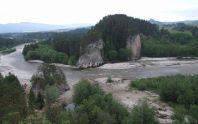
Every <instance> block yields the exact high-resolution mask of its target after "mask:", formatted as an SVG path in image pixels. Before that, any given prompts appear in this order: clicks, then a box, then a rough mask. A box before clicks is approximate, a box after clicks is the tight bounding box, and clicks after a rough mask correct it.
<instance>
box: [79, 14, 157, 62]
mask: <svg viewBox="0 0 198 124" xmlns="http://www.w3.org/2000/svg"><path fill="white" fill-rule="evenodd" d="M158 32H159V30H158V26H157V25H153V24H151V23H150V22H148V21H145V20H141V19H137V18H133V17H128V16H126V15H122V14H116V15H109V16H105V17H104V18H103V19H102V20H100V21H99V23H97V24H96V25H95V26H94V27H93V28H92V29H91V30H90V31H89V32H88V34H87V36H85V39H84V40H83V42H82V43H83V44H84V45H85V46H86V44H88V43H90V41H94V40H97V39H98V38H102V39H103V41H104V49H103V53H104V59H105V61H106V62H108V61H110V62H114V61H126V60H129V58H130V55H131V53H130V50H128V49H127V48H126V40H127V38H128V37H129V36H133V35H136V34H140V33H141V34H143V35H146V36H153V35H157V34H158ZM87 42H88V43H87Z"/></svg>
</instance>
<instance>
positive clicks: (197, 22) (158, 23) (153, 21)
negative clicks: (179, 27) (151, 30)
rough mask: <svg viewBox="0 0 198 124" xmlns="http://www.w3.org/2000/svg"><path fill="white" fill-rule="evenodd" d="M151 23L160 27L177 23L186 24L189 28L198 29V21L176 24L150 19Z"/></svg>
mask: <svg viewBox="0 0 198 124" xmlns="http://www.w3.org/2000/svg"><path fill="white" fill-rule="evenodd" d="M149 22H150V23H152V24H156V25H159V26H162V25H170V24H177V23H184V24H186V25H189V26H196V27H198V20H185V21H176V22H160V21H157V20H154V19H150V20H149Z"/></svg>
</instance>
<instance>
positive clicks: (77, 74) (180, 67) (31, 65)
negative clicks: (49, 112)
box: [0, 44, 198, 84]
mask: <svg viewBox="0 0 198 124" xmlns="http://www.w3.org/2000/svg"><path fill="white" fill-rule="evenodd" d="M23 47H24V44H23V45H19V46H16V51H15V52H13V53H10V54H7V55H1V56H0V72H1V73H2V74H4V75H6V74H8V72H11V73H13V74H15V75H16V76H17V77H18V78H19V80H29V79H31V76H32V75H33V74H34V73H36V71H37V68H38V66H39V65H40V63H35V62H27V61H25V59H24V58H23V55H22V50H23ZM126 64H128V65H127V66H126ZM110 65H111V66H110V67H108V64H106V65H103V66H102V67H100V68H90V69H84V70H80V69H75V68H71V67H66V66H58V67H59V68H61V69H62V70H63V72H64V73H65V75H66V78H67V81H68V84H69V83H70V82H76V81H78V80H79V79H81V78H90V79H95V78H100V77H108V76H111V77H118V78H124V79H130V80H134V79H137V78H146V77H155V76H160V75H172V74H198V59H195V60H182V61H181V60H177V59H175V58H143V59H141V60H139V61H137V62H126V63H120V64H119V65H118V64H117V65H118V66H119V67H117V65H116V64H110ZM106 66H107V67H108V68H106ZM120 66H121V67H122V66H126V68H124V69H123V68H120Z"/></svg>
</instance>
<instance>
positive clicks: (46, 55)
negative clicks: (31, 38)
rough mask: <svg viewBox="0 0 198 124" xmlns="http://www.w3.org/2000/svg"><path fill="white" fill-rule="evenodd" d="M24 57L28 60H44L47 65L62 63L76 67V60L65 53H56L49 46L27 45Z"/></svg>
mask: <svg viewBox="0 0 198 124" xmlns="http://www.w3.org/2000/svg"><path fill="white" fill-rule="evenodd" d="M23 55H24V57H25V59H26V60H42V61H44V62H47V63H62V64H70V65H75V63H76V58H75V57H74V56H70V57H69V56H68V55H67V54H65V53H63V52H57V51H55V50H54V49H53V48H52V47H51V46H49V45H42V44H29V45H25V47H24V49H23Z"/></svg>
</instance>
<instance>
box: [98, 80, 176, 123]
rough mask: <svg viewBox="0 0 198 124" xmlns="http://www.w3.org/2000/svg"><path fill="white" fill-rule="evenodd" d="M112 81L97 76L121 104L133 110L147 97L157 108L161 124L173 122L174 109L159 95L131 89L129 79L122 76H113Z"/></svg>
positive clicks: (99, 82)
mask: <svg viewBox="0 0 198 124" xmlns="http://www.w3.org/2000/svg"><path fill="white" fill-rule="evenodd" d="M112 80H113V82H112V83H106V82H107V78H106V77H105V78H97V79H95V81H96V82H98V84H99V86H100V87H101V88H102V89H103V90H104V91H105V92H107V93H111V94H112V95H113V97H114V98H115V99H116V100H118V101H119V102H120V103H121V104H123V105H124V106H126V107H127V108H128V110H131V109H132V108H133V107H134V105H137V104H138V102H139V101H140V100H142V99H145V98H146V99H147V101H148V103H149V105H151V106H152V107H154V108H155V110H156V113H157V114H156V115H157V118H158V120H159V121H160V123H161V124H171V123H172V119H171V116H172V115H173V110H172V108H171V107H169V106H168V105H167V104H166V103H164V102H162V101H160V99H159V95H157V94H154V93H151V92H148V91H138V90H134V89H133V90H131V89H129V84H130V81H129V80H122V79H120V78H113V79H112Z"/></svg>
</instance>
